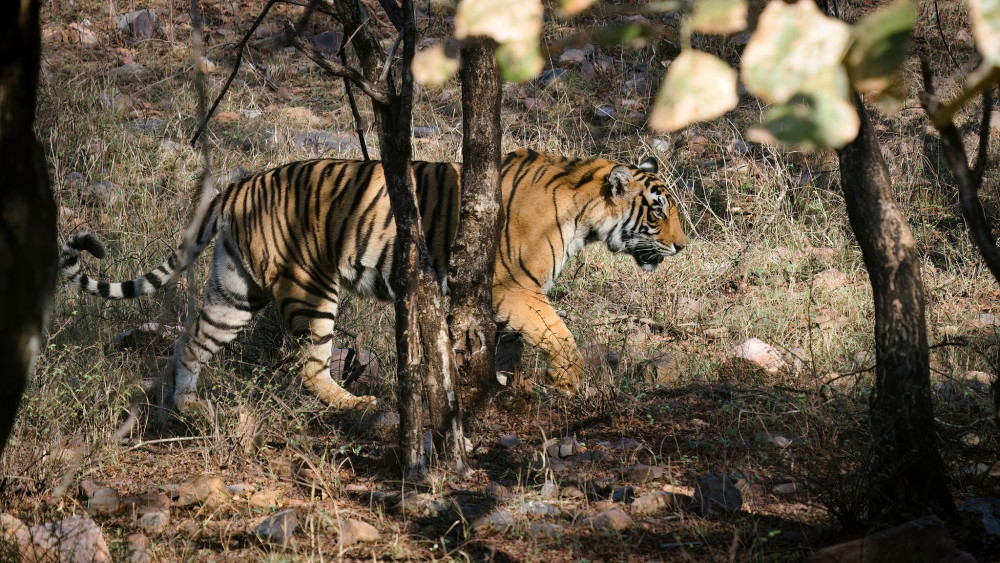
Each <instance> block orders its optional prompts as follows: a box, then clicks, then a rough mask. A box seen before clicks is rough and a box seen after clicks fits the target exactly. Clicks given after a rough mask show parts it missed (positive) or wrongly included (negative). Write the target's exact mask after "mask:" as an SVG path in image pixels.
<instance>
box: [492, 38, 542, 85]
mask: <svg viewBox="0 0 1000 563" xmlns="http://www.w3.org/2000/svg"><path fill="white" fill-rule="evenodd" d="M496 58H497V66H498V67H499V68H500V75H501V76H503V77H504V79H505V80H509V81H511V82H524V81H525V80H531V79H532V78H534V77H536V76H538V73H539V72H541V71H542V67H543V66H545V59H543V58H542V49H541V47H540V46H539V44H538V39H537V38H535V39H532V40H526V41H509V42H507V43H503V44H501V45H497V50H496Z"/></svg>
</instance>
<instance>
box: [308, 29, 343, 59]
mask: <svg viewBox="0 0 1000 563" xmlns="http://www.w3.org/2000/svg"><path fill="white" fill-rule="evenodd" d="M343 41H344V34H343V33H341V32H339V31H324V32H323V33H320V34H319V35H313V38H312V44H313V46H315V47H316V48H317V49H319V50H320V51H326V52H327V53H331V54H334V55H335V54H337V53H338V52H339V51H340V44H341V43H342V42H343Z"/></svg>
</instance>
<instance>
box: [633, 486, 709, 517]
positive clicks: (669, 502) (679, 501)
mask: <svg viewBox="0 0 1000 563" xmlns="http://www.w3.org/2000/svg"><path fill="white" fill-rule="evenodd" d="M692 500H694V499H692V498H691V497H689V496H686V495H681V494H675V493H668V492H665V491H653V492H651V493H646V494H644V495H642V496H640V497H638V498H636V499H635V500H634V501H633V502H632V504H631V505H629V508H630V509H631V511H632V513H633V514H636V515H640V516H644V515H649V514H656V513H657V512H666V511H671V512H675V511H677V510H680V509H681V508H682V507H684V506H688V505H690V504H691V501H692Z"/></svg>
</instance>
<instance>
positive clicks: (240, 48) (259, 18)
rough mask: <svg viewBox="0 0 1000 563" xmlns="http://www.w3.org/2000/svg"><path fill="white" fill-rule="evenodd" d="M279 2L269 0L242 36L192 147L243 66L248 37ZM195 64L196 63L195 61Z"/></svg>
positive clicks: (202, 119)
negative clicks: (231, 65)
mask: <svg viewBox="0 0 1000 563" xmlns="http://www.w3.org/2000/svg"><path fill="white" fill-rule="evenodd" d="M279 1H281V0H269V2H268V3H267V5H266V6H264V9H263V10H261V12H260V15H259V16H257V19H256V20H255V21H254V22H253V25H251V26H250V29H248V30H247V32H246V34H244V35H243V39H242V40H241V41H240V44H239V45H238V46H237V47H236V64H235V65H233V72H231V73H230V74H229V78H228V79H227V80H226V84H225V85H224V86H223V87H222V91H221V92H219V95H218V96H217V97H216V98H215V102H214V103H213V104H212V109H210V110H208V113H206V114H204V116H203V117H202V118H201V122H200V123H199V124H198V130H197V131H195V132H194V136H192V137H191V146H192V147H193V146H194V144H195V143H196V142H198V137H200V136H201V133H202V131H204V130H205V126H206V125H208V120H209V119H211V118H212V116H213V115H214V114H215V110H216V109H217V108H218V107H219V102H221V101H222V97H223V96H225V95H226V92H228V91H229V86H230V85H231V84H232V83H233V79H234V78H236V73H237V72H239V70H240V65H241V64H243V50H244V49H246V46H247V41H249V40H250V36H251V35H253V33H254V32H255V31H257V26H259V25H260V22H262V21H264V16H266V15H267V12H268V10H270V9H271V6H274V5H275V3H277V2H279ZM195 62H196V63H197V61H195ZM195 68H197V64H196V65H195Z"/></svg>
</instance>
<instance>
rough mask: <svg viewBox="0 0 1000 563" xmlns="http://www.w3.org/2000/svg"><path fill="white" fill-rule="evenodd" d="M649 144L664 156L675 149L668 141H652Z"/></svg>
mask: <svg viewBox="0 0 1000 563" xmlns="http://www.w3.org/2000/svg"><path fill="white" fill-rule="evenodd" d="M649 144H650V145H651V146H652V147H653V149H654V150H656V151H657V152H661V153H664V154H666V153H669V152H670V151H671V150H673V148H674V145H673V143H671V142H670V141H669V140H667V139H653V140H652V141H650V143H649Z"/></svg>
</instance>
